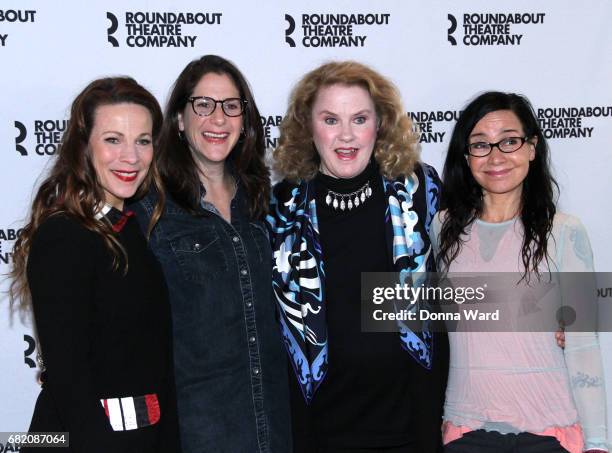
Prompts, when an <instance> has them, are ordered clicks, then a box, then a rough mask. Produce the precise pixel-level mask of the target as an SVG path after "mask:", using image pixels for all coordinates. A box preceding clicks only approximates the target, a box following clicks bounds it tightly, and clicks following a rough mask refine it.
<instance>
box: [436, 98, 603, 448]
mask: <svg viewBox="0 0 612 453" xmlns="http://www.w3.org/2000/svg"><path fill="white" fill-rule="evenodd" d="M549 165H550V164H549V150H548V145H547V143H546V140H545V138H544V136H543V134H542V131H541V129H540V127H539V125H538V121H537V118H536V116H535V114H534V112H533V108H532V107H531V105H530V104H529V102H528V101H527V99H525V98H524V97H522V96H518V95H516V94H506V93H499V92H488V93H484V94H482V95H480V96H478V97H477V98H476V99H474V100H473V101H472V102H471V103H470V104H469V105H468V106H467V107H466V108H465V110H464V111H463V112H462V114H461V116H460V118H459V120H458V121H457V125H456V126H455V129H454V131H453V135H452V138H451V142H450V146H449V150H448V154H447V156H446V162H445V164H444V174H443V190H442V199H441V204H442V208H443V210H442V211H441V212H440V214H439V215H438V216H437V217H436V218H435V220H434V223H433V233H434V234H433V238H432V242H433V245H434V249H435V250H436V252H437V256H438V265H439V267H440V268H442V269H443V270H446V271H449V272H462V273H465V272H475V273H483V272H487V273H489V272H494V273H515V274H516V275H518V276H519V277H518V278H517V279H516V280H519V282H520V284H519V285H513V286H512V287H510V288H509V290H510V291H511V292H512V294H513V297H512V299H511V300H510V302H511V303H512V305H521V304H522V303H523V302H525V299H521V297H520V295H519V292H518V291H520V290H525V288H526V286H525V285H524V284H525V283H527V284H529V285H530V287H533V286H534V285H537V284H539V283H547V282H552V283H556V284H563V281H564V280H565V279H567V278H568V277H567V276H566V275H567V274H565V276H564V274H563V273H568V272H572V273H577V272H593V256H592V253H591V248H590V244H589V240H588V236H587V233H586V230H585V228H584V226H583V225H582V224H581V223H580V221H579V220H578V219H577V218H575V217H573V216H570V215H567V214H564V213H561V212H559V211H558V210H557V208H556V203H555V192H556V191H555V189H556V188H557V184H556V182H555V180H554V179H553V177H552V176H551V172H550V168H549ZM513 281H514V280H513ZM564 289H566V287H564ZM568 294H569V292H568V291H565V290H564V291H562V292H560V296H559V298H560V299H561V300H562V303H563V305H565V304H568V303H569V304H572V303H574V302H576V301H574V300H567V299H568ZM543 300H544V299H543ZM557 300H558V299H555V300H554V302H556V301H557ZM584 315H585V313H580V312H578V315H577V318H576V319H580V318H581V317H584ZM554 318H555V313H554V312H553V313H552V318H551V319H553V320H554ZM517 319H519V320H521V324H517V326H516V328H515V329H509V330H512V331H504V332H490V331H480V332H476V331H461V332H450V333H449V340H450V345H451V356H450V370H449V379H448V387H447V390H446V401H445V404H444V419H445V423H444V429H443V437H444V443H445V444H446V446H445V451H448V452H453V453H460V452H469V453H479V452H505V451H508V452H510V451H512V452H542V453H543V452H548V453H552V452H565V451H570V452H571V453H580V452H583V451H588V452H601V451H608V449H607V447H606V410H605V401H606V398H605V389H604V381H603V371H602V363H601V356H600V350H599V342H598V337H597V334H596V333H593V332H576V331H572V332H570V331H567V332H566V333H565V335H566V336H565V339H566V342H565V345H566V346H565V350H562V349H561V348H559V347H557V344H556V341H555V335H554V334H553V333H551V332H543V331H535V330H531V331H524V330H528V328H526V326H527V325H526V324H524V323H525V322H526V321H525V320H527V321H528V320H529V317H527V316H524V315H523V317H522V318H517ZM555 322H556V321H555ZM480 327H486V326H484V325H481V326H480ZM493 330H496V329H493ZM521 330H523V331H521Z"/></svg>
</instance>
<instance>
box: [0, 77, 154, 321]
mask: <svg viewBox="0 0 612 453" xmlns="http://www.w3.org/2000/svg"><path fill="white" fill-rule="evenodd" d="M122 103H129V104H137V105H141V106H143V107H144V108H146V109H147V110H148V111H149V113H150V114H151V119H152V122H153V131H152V132H153V140H154V142H155V140H156V139H157V138H158V135H159V132H160V130H161V125H162V120H163V118H162V112H161V108H160V106H159V103H158V102H157V100H156V99H155V97H154V96H153V95H152V94H151V93H150V92H149V91H147V90H146V89H145V88H143V87H142V86H141V85H139V84H138V83H137V82H136V81H135V80H134V79H132V78H130V77H108V78H103V79H98V80H94V81H93V82H91V83H90V84H89V85H88V86H87V87H86V88H85V89H84V90H83V91H82V92H81V93H80V94H79V95H78V96H77V97H76V99H75V100H74V102H73V103H72V107H71V109H70V120H69V123H68V127H67V128H66V132H65V133H64V136H63V139H62V143H61V145H60V147H59V148H58V151H57V154H56V157H55V162H54V163H53V166H52V168H51V170H50V174H49V176H47V178H46V179H45V180H44V181H43V182H42V184H41V186H40V188H39V189H38V192H37V193H36V196H35V197H34V202H33V203H32V208H31V213H30V218H29V221H28V223H27V225H26V226H25V227H24V228H23V230H22V231H21V234H20V235H19V238H18V239H17V241H16V242H15V246H14V248H13V267H12V269H11V273H10V276H11V279H12V281H11V285H10V288H9V299H10V302H11V306H13V305H14V303H15V301H16V300H17V299H18V300H19V308H20V309H27V308H28V307H29V304H30V302H31V301H30V290H29V287H28V282H27V275H26V265H27V260H28V255H29V254H30V247H31V245H32V238H33V237H34V235H35V234H36V231H37V230H38V228H39V227H40V225H41V224H42V223H43V222H44V221H45V219H47V218H49V217H50V216H52V215H55V214H64V215H68V216H70V217H72V218H73V219H75V220H77V221H78V222H79V223H81V224H82V225H83V226H84V227H85V228H87V229H88V230H91V231H93V232H95V233H98V234H100V235H101V236H102V238H103V239H104V242H105V244H106V246H107V247H108V248H109V250H110V251H111V252H112V254H113V257H114V265H115V267H116V268H117V267H118V266H119V261H120V259H121V258H123V262H124V270H127V257H126V256H125V250H124V249H123V247H122V246H121V244H120V243H119V241H118V240H117V238H116V236H115V233H114V232H113V230H112V227H111V225H110V224H109V223H106V222H100V221H98V220H96V219H95V215H96V213H97V211H98V210H99V208H100V203H101V202H102V201H103V200H104V199H105V197H104V189H103V188H102V186H101V185H100V182H99V181H98V177H97V174H96V170H95V168H94V166H93V162H92V156H91V150H90V149H89V146H88V143H89V138H90V135H91V131H92V129H93V127H94V122H95V114H96V109H97V108H98V107H100V106H104V105H114V104H122ZM151 187H154V188H155V189H156V190H157V191H159V193H160V194H163V190H162V187H161V183H160V177H159V174H158V172H157V169H156V168H155V163H154V162H153V163H152V164H151V167H150V170H149V173H148V174H147V176H146V177H145V179H144V181H143V183H142V185H141V186H140V187H139V189H138V191H137V192H136V194H135V196H134V198H138V197H140V196H142V195H144V194H145V193H146V192H147V191H148V190H149V189H150V188H151ZM162 210H163V199H162V200H161V201H160V202H158V204H157V206H156V208H155V211H154V213H153V216H151V223H150V224H149V232H150V230H151V229H152V228H153V226H154V225H155V223H156V221H157V220H158V219H159V216H160V215H161V212H162Z"/></svg>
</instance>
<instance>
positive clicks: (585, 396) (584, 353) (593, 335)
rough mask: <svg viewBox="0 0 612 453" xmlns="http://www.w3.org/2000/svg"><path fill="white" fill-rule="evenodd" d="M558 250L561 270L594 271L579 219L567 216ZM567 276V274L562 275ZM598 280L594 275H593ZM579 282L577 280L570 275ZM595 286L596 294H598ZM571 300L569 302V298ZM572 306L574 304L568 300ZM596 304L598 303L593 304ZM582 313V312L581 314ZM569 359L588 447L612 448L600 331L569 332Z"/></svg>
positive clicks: (567, 340)
mask: <svg viewBox="0 0 612 453" xmlns="http://www.w3.org/2000/svg"><path fill="white" fill-rule="evenodd" d="M561 230H562V231H561V234H560V236H561V237H558V238H556V240H557V241H558V243H557V244H556V245H557V247H558V248H557V250H558V258H559V270H560V271H561V272H562V273H566V272H589V273H591V274H592V273H593V271H594V269H593V254H592V251H591V245H590V242H589V238H588V235H587V232H586V230H585V228H584V226H583V225H582V223H580V221H579V220H578V219H576V218H573V217H569V216H568V218H567V221H566V224H565V225H564V227H563V228H562V229H561ZM561 276H562V278H563V274H561ZM592 277H593V281H594V274H593V275H592ZM570 281H573V282H575V281H576V280H575V279H572V278H570ZM595 289H596V285H594V286H593V292H592V296H593V297H596V295H595ZM571 293H572V290H571V288H567V289H564V291H563V295H564V296H563V297H564V298H565V297H571ZM568 302H569V301H568ZM565 304H566V301H565V300H564V305H565ZM568 305H571V303H568ZM592 306H593V307H596V306H597V305H596V303H595V304H594V305H592ZM578 316H580V313H578ZM565 362H566V364H567V369H568V373H569V378H570V384H571V387H572V392H573V395H574V401H575V402H576V409H577V410H578V416H579V419H580V425H581V426H582V430H583V432H584V441H585V445H584V449H585V451H586V450H589V449H600V450H604V451H608V445H607V433H606V390H605V386H604V374H603V365H602V361H601V351H600V348H599V338H598V334H597V332H572V331H571V329H568V331H566V333H565Z"/></svg>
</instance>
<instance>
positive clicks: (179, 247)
mask: <svg viewBox="0 0 612 453" xmlns="http://www.w3.org/2000/svg"><path fill="white" fill-rule="evenodd" d="M263 137H264V135H263V127H262V125H261V120H260V115H259V111H258V110H257V106H256V104H255V100H254V99H253V95H252V94H251V90H250V88H249V86H248V83H247V81H246V80H245V78H244V76H243V75H242V74H241V72H240V71H239V70H238V68H236V66H234V64H232V63H231V62H229V61H228V60H226V59H224V58H222V57H219V56H216V55H205V56H203V57H201V58H198V59H196V60H194V61H192V62H190V63H189V64H188V65H187V66H186V67H185V69H184V70H183V71H182V72H181V74H180V75H179V76H178V79H177V80H176V82H175V84H174V87H173V89H172V92H171V94H170V98H169V100H168V104H167V106H166V115H165V120H164V126H163V128H162V135H161V139H160V142H159V149H160V153H159V155H158V160H157V162H158V164H159V169H160V173H161V175H162V178H163V181H164V184H165V186H166V188H167V200H166V201H167V202H166V207H165V210H164V212H163V214H162V216H161V218H160V220H159V222H158V223H157V225H156V227H155V228H154V229H153V231H152V234H151V242H150V243H151V247H152V249H153V252H154V253H155V254H156V255H157V257H158V258H159V260H160V262H161V264H162V267H163V269H164V273H165V276H166V281H167V282H168V286H169V289H170V302H171V306H172V313H173V322H174V351H175V369H176V385H177V396H178V411H179V420H180V431H181V440H182V446H183V451H184V452H186V453H187V452H193V453H201V452H203V451H207V452H208V451H211V452H213V451H214V452H217V451H219V452H221V451H227V452H247V451H248V452H261V453H267V452H279V453H285V452H287V451H289V450H290V449H291V446H290V445H291V440H290V431H289V407H288V390H287V379H286V374H285V373H286V359H285V356H284V353H283V350H282V345H281V341H280V337H279V332H278V327H277V325H276V324H277V321H276V319H275V305H274V301H273V299H272V293H271V292H272V289H271V287H270V280H271V278H272V277H271V266H270V259H271V258H270V257H271V251H270V244H269V242H268V238H267V234H266V229H265V226H264V222H263V219H264V216H265V214H266V213H267V211H268V203H269V196H270V176H269V171H268V168H267V167H266V165H265V164H264V153H265V148H264V139H263ZM158 196H159V194H157V193H154V192H152V193H150V194H149V195H148V196H147V197H145V198H144V199H143V200H142V201H141V202H140V203H138V205H137V206H136V209H137V213H138V217H139V220H140V221H141V222H143V227H146V225H148V223H149V219H150V217H151V216H152V215H153V213H154V206H155V201H156V200H157V197H158Z"/></svg>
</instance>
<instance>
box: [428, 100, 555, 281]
mask: <svg viewBox="0 0 612 453" xmlns="http://www.w3.org/2000/svg"><path fill="white" fill-rule="evenodd" d="M498 110H510V111H512V112H513V113H514V114H515V115H516V116H517V117H518V119H519V121H520V122H521V124H522V126H523V131H524V133H525V136H526V137H528V138H530V139H533V138H534V137H535V138H537V144H536V150H535V159H534V160H533V161H531V162H530V163H529V171H528V173H527V177H526V178H525V180H524V181H523V190H522V195H521V205H520V219H521V222H522V224H523V229H524V237H523V245H522V248H521V258H522V261H523V266H524V268H525V273H524V274H523V277H524V278H526V279H527V280H529V273H530V272H531V271H533V272H534V273H535V274H536V275H537V276H538V277H539V275H540V273H539V272H538V265H539V264H540V262H541V261H542V260H546V261H548V252H547V247H548V239H549V235H550V232H551V230H552V224H553V218H554V216H555V212H556V207H555V201H556V195H557V193H558V185H557V182H556V181H555V179H554V178H553V176H552V175H551V171H550V152H549V149H548V144H547V143H546V139H545V138H544V135H543V134H542V130H541V129H540V126H539V124H538V120H537V118H536V115H535V112H534V110H533V107H532V106H531V103H530V102H529V101H528V100H527V98H525V97H524V96H520V95H518V94H514V93H502V92H497V91H490V92H486V93H483V94H481V95H479V96H478V97H476V98H475V99H474V100H473V101H471V102H470V103H469V104H468V105H467V106H466V107H465V109H464V110H463V112H462V113H461V115H460V117H459V119H458V120H457V124H456V125H455V129H454V130H453V135H452V137H451V140H450V144H449V147H448V153H447V155H446V161H445V162H444V170H443V175H442V180H443V181H442V182H443V189H442V196H441V199H440V204H441V209H445V210H446V214H445V216H444V218H443V219H442V220H443V223H442V229H441V233H440V239H439V244H440V251H439V253H438V260H439V262H442V263H444V264H445V265H446V267H448V265H449V264H450V263H451V262H452V261H453V260H454V259H455V258H456V257H457V255H458V254H459V251H460V250H461V247H462V245H463V242H464V240H463V239H462V235H465V234H466V230H467V227H468V226H470V225H471V224H472V222H474V220H475V219H477V218H478V217H480V216H481V214H482V211H483V201H482V199H483V197H482V187H480V185H479V184H478V183H477V182H476V180H475V179H474V177H473V176H472V173H471V171H470V168H469V166H468V163H467V159H466V155H467V144H468V138H469V136H470V133H471V132H472V130H473V129H474V127H475V126H476V123H478V121H480V120H481V119H482V118H483V117H484V116H485V115H486V114H488V113H491V112H495V111H498Z"/></svg>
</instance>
